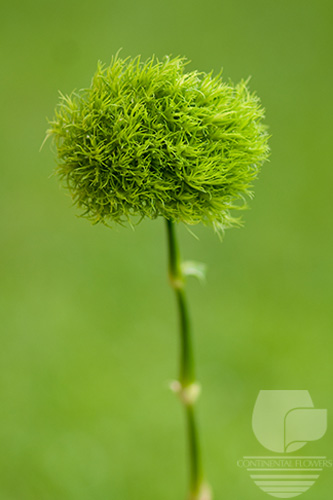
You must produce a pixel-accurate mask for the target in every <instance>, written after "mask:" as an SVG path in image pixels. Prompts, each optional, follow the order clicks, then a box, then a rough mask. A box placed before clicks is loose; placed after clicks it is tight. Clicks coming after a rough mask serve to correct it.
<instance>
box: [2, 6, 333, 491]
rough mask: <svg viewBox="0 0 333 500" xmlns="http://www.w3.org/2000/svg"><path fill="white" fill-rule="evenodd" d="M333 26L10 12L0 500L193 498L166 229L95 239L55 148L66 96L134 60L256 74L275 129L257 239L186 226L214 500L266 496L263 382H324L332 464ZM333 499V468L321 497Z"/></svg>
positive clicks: (91, 11)
mask: <svg viewBox="0 0 333 500" xmlns="http://www.w3.org/2000/svg"><path fill="white" fill-rule="evenodd" d="M332 17H333V9H332V2H331V1H322V0H317V1H316V2H314V1H313V0H312V1H307V0H302V1H301V0H292V1H290V0H288V1H286V0H279V1H276V0H274V1H273V0H253V1H251V2H249V1H247V0H233V1H231V0H229V1H224V2H223V1H221V2H220V1H217V0H207V1H205V2H198V1H197V0H191V1H190V0H178V1H175V0H172V1H170V2H153V1H152V0H143V1H141V2H135V1H134V0H130V1H126V0H123V1H120V0H117V1H116V0H115V1H112V0H111V1H109V2H107V1H105V0H95V1H94V2H88V1H87V0H80V1H74V0H66V1H64V0H59V1H57V2H50V1H43V2H42V1H27V2H21V1H18V0H13V1H12V2H6V3H4V2H2V4H1V11H0V18H1V30H0V40H1V45H0V46H1V79H0V99H1V124H0V127H1V130H0V143H1V183H0V195H1V197H0V204H1V206H0V220H1V240H2V243H1V250H0V252H1V305H0V307H1V323H0V328H1V337H0V338H1V350H0V369H1V380H0V499H1V500H30V499H31V500H32V499H42V500H60V499H61V500H91V499H94V500H107V499H126V500H127V499H128V500H130V499H134V498H135V499H145V500H149V499H151V500H156V499H158V500H175V499H184V498H185V492H186V487H187V477H186V475H187V470H186V448H185V440H184V421H183V414H182V408H181V406H180V404H179V402H178V401H177V400H176V398H175V396H174V395H173V394H172V393H171V392H170V391H169V389H168V384H169V382H170V381H171V380H172V379H173V378H174V377H176V374H177V356H178V338H177V318H176V304H175V301H174V297H173V294H172V292H171V290H169V287H168V283H167V278H166V261H167V255H166V241H165V232H164V231H165V228H164V226H163V222H162V221H160V220H158V221H154V222H152V221H144V222H143V223H141V224H140V225H139V226H138V227H137V228H136V230H135V231H134V232H133V231H132V230H131V229H124V228H118V229H114V230H110V229H107V228H105V227H99V226H91V225H90V224H89V223H87V222H86V221H85V220H82V219H79V218H77V217H76V215H77V212H76V210H75V208H72V206H71V200H70V198H69V196H68V194H67V193H66V192H65V191H64V189H62V188H60V187H59V185H58V180H57V179H56V178H55V177H52V176H50V175H51V174H52V171H53V168H54V166H55V158H54V151H53V149H54V148H53V147H52V145H51V143H47V144H46V145H45V146H44V148H43V149H42V151H41V152H39V148H40V146H41V143H42V141H43V139H44V136H45V130H46V128H47V121H46V118H47V117H48V118H52V116H53V110H54V107H55V105H56V103H57V101H58V90H61V91H62V92H64V93H68V92H70V91H71V90H72V89H73V88H82V87H86V86H88V85H89V83H90V79H91V76H92V75H93V73H94V71H95V68H96V63H97V60H99V59H100V60H102V61H103V62H106V63H108V62H109V61H110V59H111V56H112V55H113V54H115V52H116V51H117V50H118V49H119V48H120V47H122V48H123V50H122V52H121V55H122V56H128V55H131V56H135V55H137V54H141V55H142V56H143V58H147V57H149V56H151V55H152V54H153V53H155V54H156V55H157V56H158V57H162V56H163V55H165V54H172V55H185V56H187V57H188V58H189V59H190V60H191V64H190V66H189V69H198V70H203V71H210V70H211V69H213V70H214V71H216V72H218V71H219V70H220V69H221V67H223V70H224V76H225V77H226V78H231V79H232V80H233V81H235V82H237V81H239V80H240V79H241V78H243V77H245V78H246V77H248V76H249V75H252V79H251V82H250V87H251V89H253V90H256V91H257V93H258V95H259V96H260V97H261V100H262V103H263V105H264V106H265V108H266V116H267V118H266V121H267V123H268V124H269V126H270V133H271V134H272V138H271V141H270V145H271V150H272V154H271V161H270V163H269V164H267V165H265V166H264V168H263V170H262V173H261V176H260V179H259V180H258V181H257V182H256V185H255V192H256V197H255V199H254V200H253V201H252V203H251V210H249V211H247V212H246V213H244V220H245V227H244V228H243V229H240V230H236V229H234V230H230V231H227V232H226V234H225V238H224V241H223V242H222V243H221V242H220V241H219V240H218V238H217V237H216V235H215V234H213V232H212V231H211V230H209V229H207V228H203V227H199V226H198V227H195V228H194V231H195V233H196V235H197V236H198V237H199V240H198V241H197V240H196V239H194V238H193V237H192V236H191V235H190V234H189V233H188V231H187V230H186V228H180V238H181V245H182V252H183V256H184V257H186V258H189V259H196V260H199V261H204V262H206V263H207V264H208V280H207V284H206V285H204V286H201V285H200V284H199V283H197V282H195V281H189V285H188V289H189V300H190V305H191V310H192V316H193V323H194V330H195V348H196V355H197V360H198V377H199V379H200V381H201V383H202V385H203V388H204V390H203V394H202V398H201V400H200V404H199V408H198V410H199V417H200V425H201V429H202V440H203V448H204V456H205V464H206V470H207V476H208V477H209V480H210V482H211V483H212V484H213V488H214V492H215V498H216V499H222V498H228V499H231V500H233V499H239V498H242V499H243V498H244V499H247V500H254V499H258V500H260V499H261V498H263V499H264V498H268V497H267V496H265V494H264V493H262V492H261V491H259V490H258V488H257V487H256V486H255V485H254V484H253V482H251V480H250V479H249V477H248V475H247V473H246V472H245V471H244V470H240V469H238V468H237V466H236V461H237V460H238V459H240V458H241V457H242V456H243V455H256V454H257V455H261V454H265V453H267V451H266V450H264V449H263V448H262V447H261V445H259V443H258V442H257V440H256V438H255V437H254V435H253V432H252V428H251V416H252V409H253V405H254V402H255V399H256V397H257V394H258V392H259V391H260V390H261V389H308V390H309V391H310V394H311V395H312V398H313V401H314V404H315V406H316V407H318V408H328V412H329V413H328V414H329V427H328V431H327V434H326V436H325V437H324V438H323V439H322V440H321V441H318V442H314V443H312V444H308V445H307V447H306V448H304V450H303V451H304V453H305V454H309V455H311V454H314V455H327V456H331V457H332V456H333V452H332V444H333V429H332V427H333V426H332V420H331V417H330V414H331V413H332V407H333V398H332V379H333V363H332V351H333V339H332V327H333V321H332V300H333V280H332V275H333V262H332V243H333V238H332V191H331V186H332V182H333V169H332V158H331V145H332V119H331V117H332V113H333V98H332V95H333V94H332V79H333V71H332V62H331V60H332V48H333V47H332V45H333V44H332ZM303 451H302V452H303ZM332 486H333V477H332V472H330V471H326V473H323V474H322V476H321V478H320V480H319V481H318V483H317V484H316V485H315V486H314V487H313V488H312V489H311V490H310V491H309V492H308V493H306V496H307V498H308V499H309V500H310V499H316V500H317V499H320V500H321V499H323V500H324V499H325V500H326V499H327V498H328V497H330V496H331V492H332ZM304 498H305V497H304Z"/></svg>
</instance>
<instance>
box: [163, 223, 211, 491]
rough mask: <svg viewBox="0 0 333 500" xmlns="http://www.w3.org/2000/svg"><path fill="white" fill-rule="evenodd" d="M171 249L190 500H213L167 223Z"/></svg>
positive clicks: (177, 264)
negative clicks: (206, 478)
mask: <svg viewBox="0 0 333 500" xmlns="http://www.w3.org/2000/svg"><path fill="white" fill-rule="evenodd" d="M166 224H167V234H168V246H169V278H170V283H171V286H172V288H173V289H174V291H175V294H176V299H177V304H178V310H179V319H180V370H179V381H178V382H177V383H176V386H175V389H176V390H177V392H178V393H179V396H180V399H181V401H182V403H183V404H184V407H185V414H186V421H187V433H188V446H189V459H190V496H189V498H190V500H205V499H207V500H209V498H210V497H209V495H208V490H207V489H206V487H205V486H204V485H203V469H202V460H201V449H200V443H199V436H198V428H197V423H196V417H195V411H194V404H195V401H196V399H197V396H198V387H199V386H198V385H197V384H196V383H195V366H194V357H193V345H192V337H191V327H190V320H189V313H188V307H187V301H186V294H185V280H184V275H183V272H182V268H181V260H180V254H179V249H178V243H177V238H176V232H175V224H174V222H172V221H169V220H167V221H166Z"/></svg>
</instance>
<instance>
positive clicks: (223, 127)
mask: <svg viewBox="0 0 333 500" xmlns="http://www.w3.org/2000/svg"><path fill="white" fill-rule="evenodd" d="M186 64H187V62H186V60H185V59H184V58H181V57H175V58H169V57H165V58H164V59H163V60H161V61H159V60H158V59H156V58H155V57H152V58H151V59H149V60H148V61H146V62H142V61H141V60H140V58H139V57H137V58H134V59H130V58H128V59H125V60H122V59H121V58H119V57H118V56H116V57H115V58H113V59H112V61H111V64H110V66H109V67H105V66H104V65H102V64H99V65H98V69H97V72H96V74H95V76H94V77H93V79H92V83H91V85H90V87H89V88H88V89H84V90H81V91H79V92H73V93H72V94H71V95H70V96H61V99H60V103H59V105H58V107H57V110H56V115H55V118H54V120H53V121H52V122H51V123H50V130H49V131H48V134H49V135H53V137H54V138H55V142H56V146H57V150H58V159H59V166H58V170H57V171H58V173H59V175H60V177H61V178H62V179H63V180H64V181H65V184H66V186H67V187H68V188H69V190H70V192H71V194H72V197H73V200H74V202H75V203H76V204H77V205H78V207H79V208H80V209H81V211H82V215H84V216H86V217H88V218H89V219H90V220H91V221H92V222H103V223H105V224H110V223H112V222H119V223H122V222H123V221H126V220H131V218H132V216H140V217H141V218H143V217H145V216H147V217H149V218H151V219H153V218H156V217H158V216H163V217H164V218H166V219H168V220H172V221H175V222H179V221H182V222H184V223H187V224H196V223H198V222H203V223H205V224H208V225H212V226H213V227H215V228H216V229H222V228H224V227H228V226H230V225H232V224H233V223H235V222H236V219H234V218H233V217H232V216H231V215H230V210H231V209H239V208H242V207H244V206H245V195H251V191H250V189H251V184H252V181H253V179H254V178H255V177H256V176H257V174H258V171H259V168H260V166H261V165H262V163H263V162H264V160H265V159H266V158H267V156H268V145H267V140H268V135H267V132H266V127H265V126H264V125H263V123H262V119H263V116H264V112H263V109H262V108H261V106H260V103H259V99H258V98H257V97H256V96H255V95H254V94H253V93H250V92H249V90H248V88H247V86H246V82H243V81H242V82H241V83H239V84H238V85H236V86H234V85H232V84H230V83H225V82H224V81H223V80H222V78H221V76H220V75H217V76H213V75H212V73H210V74H206V73H199V72H197V71H192V72H185V65H186Z"/></svg>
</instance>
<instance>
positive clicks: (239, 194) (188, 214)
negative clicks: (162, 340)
mask: <svg viewBox="0 0 333 500" xmlns="http://www.w3.org/2000/svg"><path fill="white" fill-rule="evenodd" d="M186 64H187V63H186V60H185V59H184V58H181V57H176V58H169V57H165V58H164V59H163V60H162V61H159V60H158V59H156V58H154V57H153V58H151V59H149V60H148V61H146V62H141V60H140V58H139V57H137V58H135V59H129V58H128V59H125V60H122V59H121V58H119V57H118V56H116V57H115V58H113V59H112V61H111V64H110V66H109V67H105V66H103V65H102V64H99V65H98V69H97V72H96V74H95V76H94V78H93V80H92V83H91V86H90V87H89V88H88V89H84V90H82V91H80V92H78V93H74V92H73V93H72V94H71V95H70V96H63V95H61V98H60V103H59V105H58V108H57V110H56V115H55V118H54V120H53V121H51V122H50V129H49V131H48V135H52V136H53V137H54V139H55V142H56V145H57V151H58V160H59V165H58V169H57V172H58V174H59V175H60V177H61V179H62V180H63V181H64V183H65V185H66V186H67V187H68V189H69V190H70V192H71V194H72V197H73V200H74V203H75V204H76V205H77V206H78V207H79V208H80V209H81V215H83V216H85V217H87V218H88V219H90V220H91V221H92V222H93V223H97V222H102V223H104V224H106V225H112V223H114V222H115V223H124V222H126V221H127V222H129V223H131V221H132V220H133V216H139V217H140V220H141V218H143V217H149V218H151V219H154V218H156V217H159V216H161V217H163V218H164V219H165V221H166V228H167V236H168V247H169V277H170V283H171V286H172V287H173V289H174V291H175V295H176V299H177V303H178V308H179V317H180V338H181V356H180V373H179V380H178V381H177V382H176V383H174V385H173V388H174V389H175V390H176V391H177V392H178V394H179V396H180V399H181V401H182V402H183V404H184V407H185V413H186V419H187V425H188V436H189V450H190V499H191V500H204V499H205V500H206V499H209V498H210V493H209V488H208V486H207V485H206V484H205V478H204V473H203V469H202V462H201V453H200V444H199V438H198V430H197V424H196V418H195V410H194V407H195V401H196V399H197V396H198V394H199V386H198V384H197V383H196V381H195V369H194V357H193V349H192V338H191V337H192V336H191V331H190V321H189V313H188V307H187V301H186V295H185V277H186V275H187V274H190V273H192V274H200V272H201V269H200V268H199V266H198V265H194V266H192V268H193V269H192V270H191V271H189V270H188V269H189V267H188V266H187V268H186V267H184V265H182V263H181V260H180V255H179V251H178V244H177V238H176V233H175V224H176V223H177V222H183V223H185V224H196V223H199V222H203V223H204V224H207V225H210V226H212V227H213V228H214V229H215V230H216V231H218V232H221V231H223V230H224V228H227V227H230V226H232V225H237V224H239V219H238V218H235V217H234V216H232V214H231V210H232V209H237V210H238V209H242V208H244V207H245V206H246V202H245V197H246V195H248V196H251V190H250V189H251V183H252V181H253V179H254V178H255V177H256V176H257V174H258V172H259V169H260V166H261V165H262V163H263V162H264V160H266V159H267V156H268V145H267V140H268V135H267V132H266V128H265V126H264V125H263V123H262V119H263V116H264V113H263V109H262V108H261V107H260V103H259V100H258V98H257V97H256V96H255V95H254V94H251V93H250V92H249V90H248V88H247V85H246V82H241V83H239V84H238V85H236V86H233V85H232V84H230V83H229V84H227V83H225V82H224V81H223V80H222V78H221V75H217V76H213V74H212V73H210V74H205V73H198V72H196V71H192V72H185V65H186Z"/></svg>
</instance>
